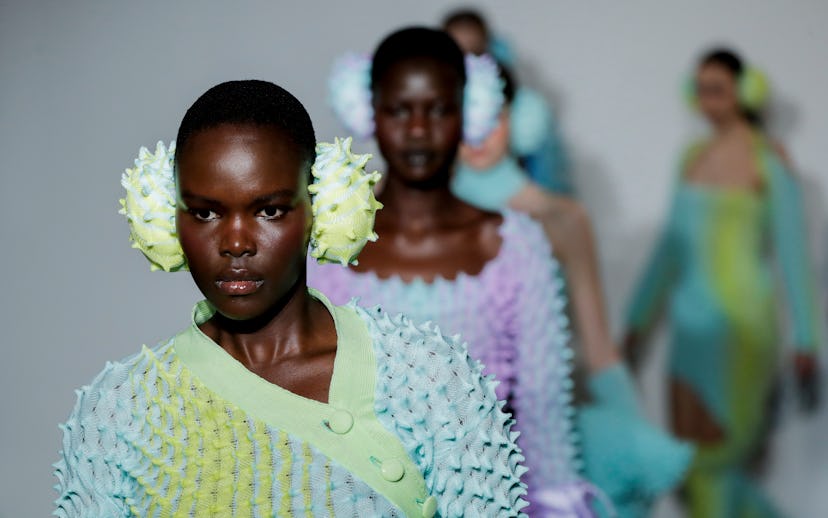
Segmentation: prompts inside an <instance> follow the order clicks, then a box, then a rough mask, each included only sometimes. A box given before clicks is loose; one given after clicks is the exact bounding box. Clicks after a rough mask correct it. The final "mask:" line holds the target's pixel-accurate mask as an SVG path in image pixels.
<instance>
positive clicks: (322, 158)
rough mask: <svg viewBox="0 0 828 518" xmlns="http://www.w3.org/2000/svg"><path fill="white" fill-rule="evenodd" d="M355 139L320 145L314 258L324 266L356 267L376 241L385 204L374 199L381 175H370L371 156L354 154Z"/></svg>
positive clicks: (314, 193) (315, 168) (311, 188)
mask: <svg viewBox="0 0 828 518" xmlns="http://www.w3.org/2000/svg"><path fill="white" fill-rule="evenodd" d="M351 142H352V139H351V138H350V137H349V138H347V139H344V140H340V139H338V138H337V139H336V140H335V141H334V143H333V144H328V143H321V144H318V145H317V146H316V162H315V163H314V165H313V169H312V173H313V177H314V182H313V184H311V185H310V186H309V187H308V191H309V192H310V193H311V195H312V196H313V204H312V205H311V209H312V211H313V217H314V221H313V230H312V232H311V242H310V255H311V256H312V257H313V258H315V259H316V260H317V261H319V262H320V263H339V264H341V265H342V266H347V265H348V264H356V263H357V261H356V257H357V255H359V252H360V251H361V250H362V248H363V247H364V246H365V244H366V243H367V242H368V241H375V240H376V239H377V234H376V233H375V232H374V215H375V214H376V211H377V209H380V208H382V204H381V203H380V202H378V201H377V199H376V198H374V191H373V187H374V185H375V184H376V183H377V182H378V181H379V179H380V175H379V173H377V172H376V171H375V172H373V173H371V174H368V173H366V172H365V164H366V163H368V160H370V159H371V155H357V154H354V153H351Z"/></svg>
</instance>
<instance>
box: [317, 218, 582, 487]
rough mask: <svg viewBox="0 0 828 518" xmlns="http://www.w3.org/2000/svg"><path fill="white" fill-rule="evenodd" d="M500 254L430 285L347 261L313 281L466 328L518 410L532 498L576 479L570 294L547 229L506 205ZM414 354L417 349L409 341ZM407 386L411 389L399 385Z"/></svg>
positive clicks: (335, 296)
mask: <svg viewBox="0 0 828 518" xmlns="http://www.w3.org/2000/svg"><path fill="white" fill-rule="evenodd" d="M500 235H501V238H502V244H501V247H500V252H499V253H498V256H497V257H496V258H495V259H493V260H492V261H490V262H489V263H488V264H487V265H486V267H485V268H484V269H483V271H482V272H480V273H479V274H478V275H474V276H471V275H466V274H464V273H460V274H458V276H457V277H456V278H455V279H453V280H447V279H444V278H437V279H436V280H435V281H434V282H433V283H430V284H427V283H425V282H422V281H421V280H419V279H417V280H415V281H413V282H411V283H405V282H403V281H402V280H401V279H400V278H399V277H391V278H388V279H380V278H378V277H377V276H376V275H374V274H372V273H358V272H354V271H353V270H352V269H349V268H334V267H331V266H326V265H321V266H320V265H315V264H309V265H308V282H309V284H310V285H311V286H313V287H316V288H319V289H321V290H322V291H323V292H324V293H326V294H327V295H328V296H329V297H330V298H331V300H332V301H333V302H334V303H343V302H346V301H348V300H349V299H350V297H352V296H358V297H360V299H361V301H362V302H363V303H364V304H368V305H373V304H379V305H380V306H382V307H383V308H384V309H385V310H387V311H390V312H394V313H396V312H401V313H404V314H405V315H407V316H408V317H409V318H411V319H413V320H414V321H416V322H425V321H429V320H431V321H433V322H435V323H436V324H439V325H440V327H441V329H443V330H444V331H445V332H447V333H461V334H462V336H463V339H464V340H465V341H467V342H468V344H469V353H470V354H471V355H472V356H473V357H474V358H475V359H478V360H481V361H482V362H483V364H484V365H485V366H486V367H485V372H486V373H487V374H495V375H496V376H497V379H498V380H499V382H500V384H499V385H498V386H497V388H496V393H497V397H498V398H499V399H506V398H509V399H510V400H511V404H512V406H513V408H514V410H515V411H516V412H517V416H518V422H517V423H516V425H515V427H516V428H517V429H518V430H520V432H521V436H520V439H519V440H518V445H519V446H520V447H521V448H522V449H523V451H524V455H525V456H526V459H527V460H526V465H527V467H528V468H529V469H530V471H529V473H527V475H526V477H525V478H524V479H525V481H526V482H527V483H528V485H529V500H530V503H533V500H532V498H533V495H534V493H535V491H540V490H542V489H544V488H554V487H562V486H563V485H567V484H570V483H572V482H574V481H576V480H578V478H579V477H578V470H579V468H580V463H579V460H578V459H577V446H576V443H575V434H574V431H573V414H574V411H573V409H572V381H571V379H570V373H571V363H572V358H573V351H572V349H571V348H570V347H569V338H570V336H569V331H568V321H567V318H566V316H565V315H564V309H565V307H566V300H565V298H564V296H563V293H562V289H563V284H562V281H561V279H560V271H559V267H558V263H557V262H556V260H555V259H554V258H553V256H552V252H551V250H550V247H549V244H548V241H547V239H546V237H545V235H544V233H543V230H542V228H541V227H540V226H539V225H538V224H537V223H536V222H534V221H532V220H531V219H530V218H528V217H527V216H524V215H522V214H518V213H515V212H506V213H505V215H504V221H503V224H502V225H501V228H500ZM411 349H412V352H411V353H410V354H412V355H414V354H418V353H415V352H414V351H413V349H414V347H412V348H411ZM402 393H405V391H402Z"/></svg>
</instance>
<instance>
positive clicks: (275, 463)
mask: <svg viewBox="0 0 828 518" xmlns="http://www.w3.org/2000/svg"><path fill="white" fill-rule="evenodd" d="M341 309H344V310H346V311H348V312H350V313H349V314H351V315H353V317H352V318H354V319H356V320H357V321H359V322H361V324H360V325H363V324H364V325H365V326H366V330H367V331H366V332H367V333H368V336H370V339H371V344H372V345H370V346H369V347H370V348H371V350H372V354H373V356H374V358H375V363H376V371H375V372H373V373H372V374H373V375H374V376H375V385H374V391H375V392H374V397H373V402H372V404H370V403H369V408H372V409H373V413H374V414H375V415H376V419H377V420H378V421H379V422H380V425H381V426H382V427H383V428H384V429H386V430H387V431H388V432H389V433H390V434H391V435H392V436H394V437H396V438H398V439H399V441H400V444H401V446H402V447H403V449H404V450H405V452H406V453H407V454H408V456H409V457H410V459H411V460H412V461H413V462H414V464H415V465H416V467H417V469H418V470H419V471H420V473H421V474H422V476H423V478H424V480H425V482H426V490H427V493H428V494H429V495H432V496H433V497H435V498H436V503H437V509H436V511H437V513H438V515H439V516H470V517H471V516H524V515H521V514H520V512H519V509H520V508H521V507H522V506H523V505H525V504H524V502H523V501H522V500H521V495H522V494H523V493H524V488H523V486H522V485H521V484H520V482H519V480H518V479H519V476H520V475H521V474H522V472H523V471H525V470H524V469H523V468H522V467H520V466H519V465H518V463H519V462H520V461H521V460H522V455H521V454H520V452H519V450H518V449H517V447H516V446H515V444H514V436H515V434H514V433H512V432H510V430H509V424H508V422H507V417H506V416H505V415H504V414H502V413H501V412H500V410H499V407H498V404H497V402H496V400H495V397H494V392H493V383H492V381H491V380H486V379H483V378H482V377H481V376H480V365H479V364H477V363H476V362H472V361H470V360H469V359H468V356H467V354H466V353H465V348H464V347H463V346H462V345H461V344H460V343H459V342H458V341H457V340H456V339H451V340H447V339H445V338H444V337H442V336H441V335H440V333H439V330H438V329H436V328H435V327H433V326H430V325H426V326H422V327H419V328H415V327H414V326H413V325H412V324H411V323H410V322H408V321H407V320H405V319H402V318H400V317H397V318H395V319H393V320H392V319H390V318H389V317H388V316H387V315H385V314H384V313H382V312H381V311H379V310H378V309H374V310H372V311H365V310H362V309H360V308H357V307H356V306H354V305H349V306H346V307H345V308H341ZM335 318H336V317H335ZM338 329H339V328H338ZM411 343H416V344H418V345H419V347H417V348H416V349H414V348H412V347H411V346H410V345H411ZM177 344H178V345H177ZM198 345H199V346H200V345H204V344H198ZM179 347H183V345H181V344H180V343H179V342H178V338H175V339H173V340H170V341H168V342H167V343H164V344H162V345H160V346H158V347H156V348H154V349H152V350H150V349H147V348H143V350H142V351H141V352H140V353H139V354H137V355H135V356H132V357H130V358H127V359H126V360H124V361H121V362H116V363H109V364H107V366H106V368H105V369H104V371H103V372H102V373H101V374H100V375H99V376H98V377H97V378H96V379H95V380H94V381H93V382H92V384H91V385H89V386H87V387H84V388H83V389H82V390H81V391H79V392H78V402H77V405H76V406H75V409H74V411H73V412H72V415H71V416H70V418H69V420H68V422H67V423H66V424H65V425H62V426H61V428H62V430H63V432H64V435H63V452H62V455H61V457H62V458H61V460H60V461H59V462H58V463H56V464H55V467H56V475H57V477H58V479H59V481H58V485H57V486H56V488H57V490H58V492H59V497H58V500H57V502H56V504H57V510H56V511H55V513H54V514H55V515H56V516H59V517H89V518H92V517H99V516H107V517H109V516H124V517H125V516H199V517H202V516H204V517H210V516H215V517H219V516H221V517H224V516H390V517H395V516H402V515H403V513H402V512H401V511H400V510H399V509H398V508H396V507H395V506H394V505H392V504H391V503H390V502H389V500H387V499H386V498H385V497H383V496H382V494H380V493H379V492H378V491H377V490H375V489H374V488H372V487H370V486H368V485H367V484H365V483H364V482H363V480H362V479H361V478H360V477H359V476H358V475H356V474H354V473H352V472H351V471H349V470H347V469H345V468H344V467H343V466H342V465H341V464H339V463H338V462H337V461H336V460H334V459H332V458H330V457H328V456H326V455H324V454H322V453H321V452H320V450H319V449H317V448H316V447H314V445H313V444H310V443H308V442H306V441H303V440H302V439H300V438H299V437H297V436H296V435H293V434H291V433H287V432H286V431H285V430H283V429H280V428H278V427H276V426H274V425H272V424H269V423H266V422H263V421H262V420H260V419H258V418H256V417H255V416H253V415H252V414H250V413H247V412H245V411H244V410H242V409H241V408H239V406H237V405H236V404H234V403H233V402H231V401H228V400H226V399H224V398H222V397H221V396H219V395H218V394H217V393H216V392H214V391H212V390H211V389H210V388H208V387H207V385H206V383H205V382H204V381H203V380H202V379H200V378H198V377H197V376H196V375H195V374H194V373H193V370H191V369H190V368H189V367H188V364H185V362H184V361H183V360H182V357H183V354H181V355H180V354H179V353H178V352H177V349H178V348H179ZM338 354H339V353H338ZM338 361H339V356H338ZM351 371H352V368H348V367H347V365H346V372H351ZM221 372H222V375H224V374H223V373H224V372H226V371H225V370H224V369H222V371H221ZM223 382H224V383H228V382H229V383H231V384H233V380H228V379H224V381H223ZM257 397H265V396H263V395H261V394H259V395H257ZM354 417H355V419H356V421H355V423H354V425H353V426H362V424H361V423H363V421H362V419H365V418H364V417H360V416H359V415H355V416H354ZM362 454H366V455H367V453H364V452H363V453H362Z"/></svg>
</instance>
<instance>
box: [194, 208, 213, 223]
mask: <svg viewBox="0 0 828 518" xmlns="http://www.w3.org/2000/svg"><path fill="white" fill-rule="evenodd" d="M189 213H190V214H192V215H193V217H194V218H195V219H197V220H199V221H213V220H216V219H218V217H219V215H218V214H217V213H216V212H215V211H212V210H210V209H190V210H189Z"/></svg>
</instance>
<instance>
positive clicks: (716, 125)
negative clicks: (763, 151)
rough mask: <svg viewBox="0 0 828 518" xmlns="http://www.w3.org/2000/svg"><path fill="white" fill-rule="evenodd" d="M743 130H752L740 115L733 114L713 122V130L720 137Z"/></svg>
mask: <svg viewBox="0 0 828 518" xmlns="http://www.w3.org/2000/svg"><path fill="white" fill-rule="evenodd" d="M745 130H748V131H750V130H752V126H751V125H750V123H749V122H748V121H747V120H745V118H744V117H742V116H740V115H734V116H732V117H727V118H724V119H722V120H718V121H715V122H713V131H714V132H715V133H716V135H718V136H720V137H726V136H730V135H733V134H736V133H742V132H744V131H745Z"/></svg>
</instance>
